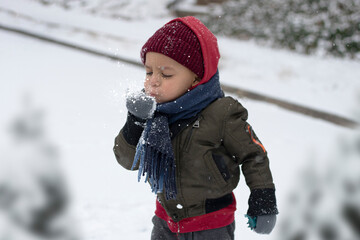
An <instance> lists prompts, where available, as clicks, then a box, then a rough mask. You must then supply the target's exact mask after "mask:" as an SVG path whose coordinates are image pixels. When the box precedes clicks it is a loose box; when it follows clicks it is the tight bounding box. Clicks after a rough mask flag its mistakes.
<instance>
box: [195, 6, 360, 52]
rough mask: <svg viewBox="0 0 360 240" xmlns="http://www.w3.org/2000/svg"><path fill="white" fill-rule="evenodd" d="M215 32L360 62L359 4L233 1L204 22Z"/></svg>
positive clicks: (205, 18)
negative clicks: (359, 60)
mask: <svg viewBox="0 0 360 240" xmlns="http://www.w3.org/2000/svg"><path fill="white" fill-rule="evenodd" d="M199 17H201V18H202V20H203V21H204V22H205V24H206V25H207V26H208V27H209V28H210V29H211V30H212V31H214V32H216V33H218V34H224V35H227V36H234V37H238V38H242V39H250V38H252V39H256V40H257V41H259V42H262V43H266V44H269V45H271V46H274V47H280V48H288V49H291V50H295V51H298V52H301V53H306V54H313V53H319V54H323V55H325V54H328V55H333V56H337V57H347V58H353V59H360V1H358V0H334V1H328V0H289V1H281V0H269V1H262V0H229V1H227V2H225V3H224V4H222V6H221V11H220V12H219V9H216V10H215V11H213V12H210V14H209V15H208V16H199Z"/></svg>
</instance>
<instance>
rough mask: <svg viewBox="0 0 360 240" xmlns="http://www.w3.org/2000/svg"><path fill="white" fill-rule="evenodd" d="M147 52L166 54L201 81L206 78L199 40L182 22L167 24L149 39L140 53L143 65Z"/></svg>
mask: <svg viewBox="0 0 360 240" xmlns="http://www.w3.org/2000/svg"><path fill="white" fill-rule="evenodd" d="M147 52H157V53H161V54H164V55H165V56H168V57H170V58H172V59H174V60H175V61H177V62H178V63H180V64H182V65H183V66H185V67H187V68H188V69H190V70H191V71H192V72H194V73H195V74H196V75H197V76H198V77H199V78H200V79H202V78H203V76H204V59H203V55H202V51H201V45H200V42H199V39H198V38H197V36H196V35H195V33H194V32H193V31H192V30H191V29H190V28H189V27H188V26H186V25H185V24H184V23H182V22H180V21H174V22H170V23H168V24H165V25H164V26H163V27H162V28H160V29H159V30H157V31H156V32H155V33H154V35H153V36H151V37H150V38H149V40H148V41H147V42H146V43H145V44H144V46H143V47H142V49H141V53H140V55H141V61H142V62H143V64H145V61H146V53H147Z"/></svg>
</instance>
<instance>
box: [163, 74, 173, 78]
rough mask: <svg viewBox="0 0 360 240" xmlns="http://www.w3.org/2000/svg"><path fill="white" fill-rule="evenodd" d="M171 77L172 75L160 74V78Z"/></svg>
mask: <svg viewBox="0 0 360 240" xmlns="http://www.w3.org/2000/svg"><path fill="white" fill-rule="evenodd" d="M172 76H173V75H167V74H163V73H162V77H163V78H171V77H172Z"/></svg>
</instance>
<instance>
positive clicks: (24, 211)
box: [0, 98, 77, 240]
mask: <svg viewBox="0 0 360 240" xmlns="http://www.w3.org/2000/svg"><path fill="white" fill-rule="evenodd" d="M43 116H44V112H43V111H41V110H37V109H35V108H33V106H32V105H31V101H30V100H29V99H28V98H26V99H25V101H24V109H23V110H22V112H21V114H20V115H19V116H18V117H16V119H15V120H14V121H13V123H12V124H11V126H10V129H9V132H8V140H9V141H8V146H6V147H5V148H3V149H1V152H0V154H1V157H0V162H1V169H0V216H1V217H0V219H1V220H0V222H1V221H2V222H3V226H6V228H4V229H1V228H0V239H6V240H12V239H14V240H15V239H19V240H20V239H24V238H23V237H24V236H27V238H30V239H31V237H32V238H34V239H49V240H52V239H59V240H60V239H63V240H70V239H77V238H76V234H75V231H74V230H73V229H72V228H73V226H72V225H71V221H70V218H69V217H68V216H67V207H68V203H69V195H68V192H67V188H66V186H65V179H64V177H63V175H62V171H61V169H60V165H59V156H58V153H57V151H56V149H55V147H54V146H53V145H52V144H51V143H50V142H49V141H48V140H47V139H46V135H45V129H44V126H43V121H42V120H43ZM5 223H6V224H5ZM19 236H22V237H19Z"/></svg>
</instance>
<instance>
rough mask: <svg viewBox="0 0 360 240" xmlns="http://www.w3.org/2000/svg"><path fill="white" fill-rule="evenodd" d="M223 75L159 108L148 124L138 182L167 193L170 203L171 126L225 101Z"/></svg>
mask: <svg viewBox="0 0 360 240" xmlns="http://www.w3.org/2000/svg"><path fill="white" fill-rule="evenodd" d="M223 96H224V94H223V92H222V90H221V87H220V82H219V72H216V74H215V75H214V76H213V77H212V78H211V79H210V80H209V81H208V82H206V83H204V84H201V85H199V86H197V87H195V88H194V89H193V90H191V91H189V92H187V93H185V94H184V95H182V96H181V97H179V98H178V99H176V100H174V101H172V102H167V103H162V104H158V105H157V107H156V112H155V114H154V117H153V118H151V119H148V120H147V121H146V125H145V128H144V131H143V133H142V135H141V137H140V139H139V142H138V144H137V146H136V154H135V158H134V163H133V165H132V169H133V168H134V167H135V166H136V165H137V163H138V161H139V160H140V164H139V174H138V181H140V178H141V176H145V175H146V177H145V182H146V181H149V182H150V185H151V189H152V191H153V192H155V193H160V192H163V191H164V189H165V196H166V199H167V200H169V199H175V198H176V194H177V190H176V180H175V174H176V171H175V168H176V165H175V158H174V151H173V148H172V145H171V138H170V130H169V124H172V123H174V122H176V121H178V120H180V119H188V118H191V117H194V116H196V115H197V114H198V113H199V112H201V110H203V109H204V108H206V107H207V106H208V105H209V104H210V103H211V102H213V101H214V100H216V99H218V98H221V97H223Z"/></svg>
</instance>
